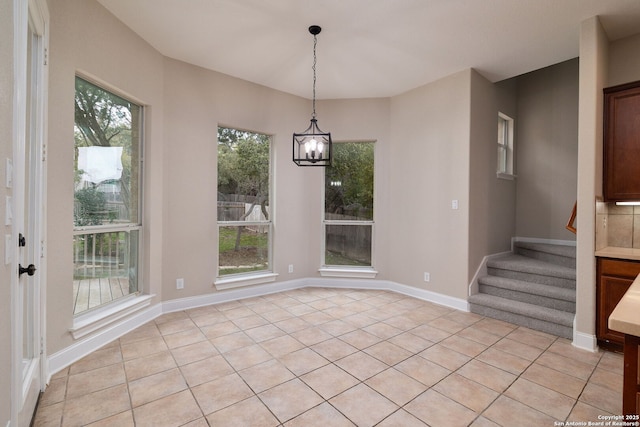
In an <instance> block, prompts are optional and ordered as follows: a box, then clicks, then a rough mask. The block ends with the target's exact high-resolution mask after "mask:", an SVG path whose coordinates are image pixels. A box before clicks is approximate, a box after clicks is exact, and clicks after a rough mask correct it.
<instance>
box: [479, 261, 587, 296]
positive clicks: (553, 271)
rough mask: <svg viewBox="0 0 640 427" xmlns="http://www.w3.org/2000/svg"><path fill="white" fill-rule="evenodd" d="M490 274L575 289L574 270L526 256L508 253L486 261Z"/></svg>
mask: <svg viewBox="0 0 640 427" xmlns="http://www.w3.org/2000/svg"><path fill="white" fill-rule="evenodd" d="M487 271H488V272H489V274H491V275H495V276H500V277H506V278H510V279H516V280H522V281H525V282H532V283H538V284H541V285H550V286H559V287H563V288H569V289H575V286H576V270H575V268H571V267H565V266H561V265H557V264H553V263H550V262H546V261H541V260H538V259H532V258H529V257H526V256H522V255H517V254H510V255H506V256H503V257H500V258H494V259H491V260H489V261H487Z"/></svg>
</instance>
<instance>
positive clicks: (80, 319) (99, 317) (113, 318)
mask: <svg viewBox="0 0 640 427" xmlns="http://www.w3.org/2000/svg"><path fill="white" fill-rule="evenodd" d="M154 296H155V295H141V294H139V293H136V294H132V295H129V296H127V297H123V298H119V299H117V300H115V301H113V302H112V303H109V304H105V305H102V306H99V307H96V308H95V309H91V310H87V311H85V312H83V313H80V314H78V315H76V316H74V318H73V326H72V327H71V328H70V329H69V332H71V335H72V336H73V339H75V340H77V339H80V338H82V337H84V336H86V335H89V334H91V333H93V332H95V331H97V330H99V329H102V328H104V327H105V326H108V325H110V324H112V323H114V322H117V321H118V320H120V319H122V318H124V317H127V316H129V315H131V314H133V313H135V312H138V311H140V310H142V309H144V308H146V307H148V306H149V305H151V300H152V299H153V297H154Z"/></svg>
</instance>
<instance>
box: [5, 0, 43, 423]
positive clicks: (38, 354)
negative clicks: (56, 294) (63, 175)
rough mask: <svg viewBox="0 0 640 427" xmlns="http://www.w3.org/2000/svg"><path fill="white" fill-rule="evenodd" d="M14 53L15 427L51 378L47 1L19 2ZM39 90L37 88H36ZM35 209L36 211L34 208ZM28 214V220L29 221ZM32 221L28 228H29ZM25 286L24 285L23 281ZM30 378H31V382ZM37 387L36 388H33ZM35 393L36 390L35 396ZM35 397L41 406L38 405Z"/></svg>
mask: <svg viewBox="0 0 640 427" xmlns="http://www.w3.org/2000/svg"><path fill="white" fill-rule="evenodd" d="M13 23H14V35H13V47H14V58H13V59H14V91H13V112H14V114H13V147H12V148H13V159H12V163H13V176H12V183H13V194H12V202H11V209H12V213H13V215H12V218H13V219H12V221H13V222H12V227H11V238H12V245H11V246H12V247H11V248H10V249H9V251H10V256H11V268H12V269H13V272H14V273H13V274H12V275H11V325H12V326H11V329H12V334H11V359H12V362H11V426H22V425H29V422H30V421H31V415H32V414H33V409H34V407H35V403H36V401H37V395H38V394H39V392H40V391H41V390H43V389H44V387H45V382H46V378H47V375H48V373H47V364H46V352H45V348H46V347H45V342H44V337H45V322H44V319H45V293H44V278H45V276H46V275H45V271H46V265H45V261H46V259H45V257H44V255H45V253H44V249H45V244H44V236H45V233H44V231H45V224H44V220H45V218H46V216H45V215H44V206H45V201H46V199H45V194H46V187H45V179H44V177H45V162H44V160H45V159H44V153H45V151H44V148H45V136H46V124H47V123H46V117H47V116H46V101H47V84H48V81H47V64H46V61H47V59H46V55H47V49H48V39H49V37H48V36H49V35H48V30H49V15H48V9H47V4H46V0H28V1H24V0H13ZM29 28H31V31H32V32H33V33H35V34H36V38H35V39H36V40H34V43H33V45H32V52H33V58H34V60H33V61H32V64H33V65H32V69H33V70H35V71H34V74H33V75H32V77H31V79H30V80H29V79H28V78H27V72H29V70H28V68H27V40H28V37H29V36H30V31H29ZM28 81H31V82H32V89H31V100H30V102H29V101H28V100H27V99H26V97H27V94H28V93H29V92H28V91H27V84H28V83H27V82H28ZM34 84H35V86H34ZM29 105H30V106H31V120H30V130H29V133H30V134H31V138H32V140H33V141H34V143H33V144H32V145H31V150H30V151H31V152H32V153H34V156H33V157H32V159H36V160H35V161H32V162H29V159H26V144H27V141H26V138H27V133H26V126H27V125H28V124H27V107H28V106H29ZM30 163H33V168H32V169H31V173H30V177H29V180H30V181H33V183H34V187H32V188H33V190H34V193H33V194H32V196H33V197H31V199H30V204H29V205H30V206H31V208H30V210H31V212H28V213H25V212H24V210H25V195H26V194H27V189H26V188H25V179H24V174H25V168H27V167H28V165H29V164H30ZM34 207H35V208H34ZM25 214H26V215H25ZM25 217H28V218H29V220H28V222H29V223H28V224H25V219H24V218H25ZM25 230H31V235H30V236H27V237H28V239H29V241H30V244H31V246H32V247H31V250H30V251H29V252H30V253H31V254H32V256H33V257H34V258H35V259H33V260H30V262H33V263H34V264H36V265H37V268H38V272H37V273H36V275H35V276H34V280H33V282H32V284H31V285H29V286H33V290H34V301H33V302H34V305H33V315H34V316H33V317H34V319H33V322H34V331H33V336H32V337H31V338H32V342H31V345H32V348H33V349H34V352H35V357H34V359H33V360H32V363H31V364H30V365H29V366H28V368H29V369H28V370H27V371H26V373H27V375H26V376H25V375H24V373H25V367H24V365H23V359H24V358H23V339H24V338H25V337H24V336H23V335H24V334H23V310H24V307H23V301H22V296H21V292H20V281H19V276H18V268H19V264H20V262H21V261H22V262H24V261H23V260H21V259H20V253H19V248H18V241H19V240H18V239H19V235H20V233H24V232H25ZM23 281H24V279H23ZM25 377H26V378H25ZM32 386H33V387H32ZM34 389H35V390H34ZM34 395H35V400H34Z"/></svg>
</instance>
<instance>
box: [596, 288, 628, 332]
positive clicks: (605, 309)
mask: <svg viewBox="0 0 640 427" xmlns="http://www.w3.org/2000/svg"><path fill="white" fill-rule="evenodd" d="M632 283H633V280H630V279H623V278H621V277H613V276H606V275H602V276H600V282H599V284H598V285H599V286H598V295H597V296H598V301H597V303H598V315H597V318H596V322H597V324H596V329H597V336H598V339H599V340H606V341H612V342H615V343H620V344H622V343H624V334H623V333H620V332H617V331H613V330H611V329H609V316H610V315H611V312H613V309H614V308H616V305H618V303H619V302H620V300H621V299H622V297H623V296H624V294H625V292H627V290H628V289H629V286H631V284H632Z"/></svg>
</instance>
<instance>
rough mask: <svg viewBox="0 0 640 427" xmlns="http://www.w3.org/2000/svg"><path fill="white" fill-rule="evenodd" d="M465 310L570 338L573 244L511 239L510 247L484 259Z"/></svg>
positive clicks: (573, 302) (573, 293)
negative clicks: (475, 289)
mask: <svg viewBox="0 0 640 427" xmlns="http://www.w3.org/2000/svg"><path fill="white" fill-rule="evenodd" d="M487 271H488V275H487V276H484V277H480V278H479V279H478V284H479V290H480V292H479V293H478V294H475V295H471V296H470V297H469V303H470V306H471V312H473V313H477V314H480V315H483V316H487V317H491V318H494V319H500V320H504V321H507V322H510V323H514V324H517V325H521V326H526V327H528V328H531V329H536V330H539V331H542V332H547V333H549V334H553V335H557V336H560V337H564V338H569V339H572V338H573V319H574V317H575V312H576V248H575V246H566V245H552V244H546V243H530V242H515V243H514V252H513V253H510V254H508V255H505V256H502V257H499V258H494V259H490V260H489V261H487Z"/></svg>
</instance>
